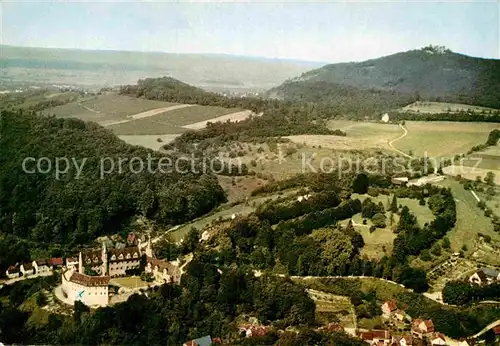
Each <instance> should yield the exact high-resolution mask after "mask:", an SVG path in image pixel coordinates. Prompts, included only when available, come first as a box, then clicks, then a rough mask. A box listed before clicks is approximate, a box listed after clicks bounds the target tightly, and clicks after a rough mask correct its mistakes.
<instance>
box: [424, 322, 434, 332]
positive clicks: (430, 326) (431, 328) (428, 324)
mask: <svg viewBox="0 0 500 346" xmlns="http://www.w3.org/2000/svg"><path fill="white" fill-rule="evenodd" d="M424 324H425V327H426V328H427V332H429V333H430V332H433V331H434V323H432V320H425V321H424Z"/></svg>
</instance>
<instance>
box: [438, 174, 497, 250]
mask: <svg viewBox="0 0 500 346" xmlns="http://www.w3.org/2000/svg"><path fill="white" fill-rule="evenodd" d="M438 185H440V186H444V187H448V188H451V192H452V194H453V196H454V197H455V201H456V206H457V222H456V224H455V227H454V228H453V229H452V230H451V231H450V232H449V233H448V237H449V239H450V242H451V249H452V251H460V249H461V248H462V246H463V245H466V246H467V248H468V253H470V252H472V250H473V249H474V242H475V239H476V236H477V233H478V232H481V233H483V234H487V235H489V236H490V237H491V238H492V239H493V240H494V241H500V234H498V233H495V232H494V231H493V225H492V224H491V220H490V219H489V218H487V217H486V216H484V213H483V211H482V210H480V209H479V208H478V206H477V200H476V199H475V198H474V196H473V195H472V194H471V192H470V191H468V190H465V189H464V188H463V186H462V185H461V184H460V183H459V182H457V181H455V180H453V179H447V180H444V181H442V182H440V183H439V184H438Z"/></svg>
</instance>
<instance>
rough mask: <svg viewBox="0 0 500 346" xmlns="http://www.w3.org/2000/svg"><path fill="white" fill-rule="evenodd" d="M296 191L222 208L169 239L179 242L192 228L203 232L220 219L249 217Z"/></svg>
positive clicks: (172, 233) (171, 234)
mask: <svg viewBox="0 0 500 346" xmlns="http://www.w3.org/2000/svg"><path fill="white" fill-rule="evenodd" d="M296 192H297V191H296V190H288V191H286V192H283V193H281V194H274V195H269V196H260V197H252V198H249V199H248V200H247V201H246V202H245V203H239V204H236V205H233V206H230V205H229V206H228V205H225V206H222V207H220V208H219V209H218V210H216V211H215V212H213V213H211V214H209V215H206V216H203V217H200V218H198V219H197V220H195V221H193V222H190V223H187V224H184V225H182V226H181V227H179V228H176V229H175V230H172V231H170V232H168V237H169V238H170V239H171V240H172V241H174V242H178V241H180V240H181V239H182V238H184V237H185V236H186V234H187V233H188V232H189V231H190V230H191V228H193V227H194V228H196V229H198V230H202V229H203V228H205V227H206V226H208V225H210V224H211V223H212V221H215V220H218V219H229V218H231V216H232V215H233V214H234V215H236V216H238V215H241V216H245V215H248V214H250V213H252V212H254V211H255V209H256V208H257V206H258V205H260V204H262V203H264V202H266V201H268V200H270V199H277V198H280V197H283V196H287V195H291V194H294V193H296Z"/></svg>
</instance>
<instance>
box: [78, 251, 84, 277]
mask: <svg viewBox="0 0 500 346" xmlns="http://www.w3.org/2000/svg"><path fill="white" fill-rule="evenodd" d="M78 272H79V273H80V274H83V259H82V252H81V251H80V255H79V256H78Z"/></svg>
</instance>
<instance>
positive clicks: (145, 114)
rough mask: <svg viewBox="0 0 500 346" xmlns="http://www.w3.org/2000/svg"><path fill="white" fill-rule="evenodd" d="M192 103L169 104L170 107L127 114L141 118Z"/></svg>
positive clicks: (130, 116) (184, 106)
mask: <svg viewBox="0 0 500 346" xmlns="http://www.w3.org/2000/svg"><path fill="white" fill-rule="evenodd" d="M192 106H193V105H189V104H182V105H175V106H170V107H163V108H156V109H151V110H149V111H145V112H141V113H137V114H133V115H129V116H128V117H129V118H132V119H142V118H147V117H151V116H153V115H157V114H161V113H166V112H170V111H174V110H176V109H181V108H186V107H192Z"/></svg>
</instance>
